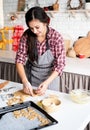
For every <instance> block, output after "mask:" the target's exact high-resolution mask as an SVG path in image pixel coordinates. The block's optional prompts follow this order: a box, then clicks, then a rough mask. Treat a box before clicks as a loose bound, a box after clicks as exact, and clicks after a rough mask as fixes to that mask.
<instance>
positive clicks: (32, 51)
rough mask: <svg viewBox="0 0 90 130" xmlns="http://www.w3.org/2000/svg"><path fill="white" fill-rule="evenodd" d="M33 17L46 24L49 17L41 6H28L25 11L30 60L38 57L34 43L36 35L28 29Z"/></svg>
mask: <svg viewBox="0 0 90 130" xmlns="http://www.w3.org/2000/svg"><path fill="white" fill-rule="evenodd" d="M33 19H38V20H39V21H40V22H42V23H46V24H47V26H48V24H49V21H50V18H49V17H48V15H47V14H46V12H45V11H44V9H43V8H41V7H37V6H36V7H32V8H30V9H29V10H28V11H27V13H26V14H25V21H26V24H27V26H28V28H29V29H28V30H27V31H26V33H27V43H28V46H29V49H28V53H29V59H30V60H31V61H34V60H37V59H38V53H37V45H36V35H35V34H34V33H33V32H32V31H31V30H30V27H29V22H30V21H32V20H33Z"/></svg>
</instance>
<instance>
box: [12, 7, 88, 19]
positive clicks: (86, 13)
mask: <svg viewBox="0 0 90 130" xmlns="http://www.w3.org/2000/svg"><path fill="white" fill-rule="evenodd" d="M45 12H46V13H47V14H50V16H51V17H54V14H56V13H70V14H71V15H72V16H73V17H75V16H76V14H77V13H84V14H85V16H86V17H87V18H89V17H90V10H87V9H80V10H64V11H63V10H60V11H59V10H55V11H50V10H48V11H45ZM25 13H26V12H25V11H17V12H11V13H10V14H13V15H20V14H21V15H23V14H25Z"/></svg>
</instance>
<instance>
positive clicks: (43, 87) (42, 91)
mask: <svg viewBox="0 0 90 130" xmlns="http://www.w3.org/2000/svg"><path fill="white" fill-rule="evenodd" d="M47 88H48V83H47V82H46V81H44V82H42V83H41V84H40V85H39V87H38V88H37V90H36V91H35V93H36V94H38V95H43V94H45V92H46V90H47Z"/></svg>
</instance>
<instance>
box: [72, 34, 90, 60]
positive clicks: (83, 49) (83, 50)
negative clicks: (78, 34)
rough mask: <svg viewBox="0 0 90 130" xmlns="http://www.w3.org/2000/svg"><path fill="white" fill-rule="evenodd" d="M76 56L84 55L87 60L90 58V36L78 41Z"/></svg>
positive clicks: (75, 47) (76, 43) (75, 46)
mask: <svg viewBox="0 0 90 130" xmlns="http://www.w3.org/2000/svg"><path fill="white" fill-rule="evenodd" d="M74 50H75V52H76V55H78V56H79V55H84V57H85V58H87V57H90V36H89V34H88V36H87V37H83V38H80V39H78V40H77V41H76V42H75V43H74Z"/></svg>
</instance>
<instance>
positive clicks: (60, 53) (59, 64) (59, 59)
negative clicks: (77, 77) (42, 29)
mask: <svg viewBox="0 0 90 130" xmlns="http://www.w3.org/2000/svg"><path fill="white" fill-rule="evenodd" d="M47 38H48V44H49V48H50V50H51V52H52V54H53V56H54V67H53V70H55V71H57V72H58V73H59V75H62V71H63V69H64V66H65V57H66V56H65V48H64V40H63V38H62V36H61V35H60V34H59V33H58V32H57V31H56V30H54V29H53V28H51V27H49V32H48V34H47ZM26 40H27V39H26V37H25V36H24V35H23V36H22V37H21V40H20V43H19V49H18V51H17V54H16V60H15V62H16V63H21V64H23V65H24V64H25V63H26V59H27V58H28V55H27V50H28V45H27V43H26ZM45 43H46V41H44V42H43V43H42V44H40V43H39V41H37V50H38V55H42V54H43V53H44V52H45V51H46V44H45Z"/></svg>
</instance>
